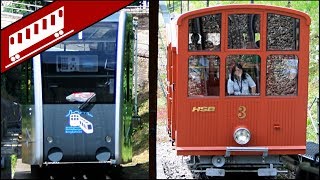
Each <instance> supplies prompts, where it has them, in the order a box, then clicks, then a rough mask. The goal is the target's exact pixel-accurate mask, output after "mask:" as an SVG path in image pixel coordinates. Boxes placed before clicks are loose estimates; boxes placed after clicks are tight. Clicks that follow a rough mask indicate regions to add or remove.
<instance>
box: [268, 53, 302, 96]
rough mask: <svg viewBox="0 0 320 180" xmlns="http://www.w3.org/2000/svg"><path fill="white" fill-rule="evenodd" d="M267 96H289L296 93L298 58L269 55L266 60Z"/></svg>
mask: <svg viewBox="0 0 320 180" xmlns="http://www.w3.org/2000/svg"><path fill="white" fill-rule="evenodd" d="M266 83H267V87H266V88H267V92H266V93H267V96H291V95H297V92H298V57H297V56H295V55H270V56H268V58H267V82H266Z"/></svg>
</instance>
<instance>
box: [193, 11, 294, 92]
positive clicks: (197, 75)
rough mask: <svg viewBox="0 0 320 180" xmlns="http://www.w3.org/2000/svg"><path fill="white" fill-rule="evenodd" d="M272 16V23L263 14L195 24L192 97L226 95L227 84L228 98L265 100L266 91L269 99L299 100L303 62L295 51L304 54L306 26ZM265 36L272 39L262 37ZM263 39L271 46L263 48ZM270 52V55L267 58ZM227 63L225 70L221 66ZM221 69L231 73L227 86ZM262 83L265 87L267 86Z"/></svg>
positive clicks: (235, 15)
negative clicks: (223, 34)
mask: <svg viewBox="0 0 320 180" xmlns="http://www.w3.org/2000/svg"><path fill="white" fill-rule="evenodd" d="M266 14H267V21H266V22H262V19H261V17H262V13H261V12H256V13H226V14H225V17H224V16H223V15H222V14H221V13H217V14H207V15H204V16H199V17H195V18H191V19H189V21H188V36H189V37H188V39H189V40H188V54H189V56H188V97H203V96H220V94H221V92H219V89H220V86H221V85H222V84H224V85H225V96H260V93H261V88H265V91H266V94H265V95H267V96H292V95H293V96H295V95H297V87H298V85H297V83H298V80H297V74H298V64H299V62H298V61H299V57H298V56H296V55H294V54H293V52H290V51H298V50H299V43H300V39H299V32H300V29H299V28H300V21H299V19H297V18H293V17H290V16H285V15H279V14H277V13H266ZM222 18H225V19H226V20H227V21H226V22H227V23H226V25H227V28H225V30H227V31H228V32H227V38H223V39H221V29H223V28H222V27H221V26H222V24H221V21H222ZM261 27H264V28H266V29H265V30H264V31H263V30H262V29H261ZM262 32H266V34H265V35H264V36H262V35H261V33H262ZM261 37H266V38H265V39H261ZM260 40H262V41H263V42H264V43H263V44H265V45H266V47H261V44H260ZM221 42H224V43H221ZM221 44H225V47H221ZM272 51H282V52H280V53H279V52H277V53H274V54H273V53H272ZM209 52H210V53H209ZM248 52H250V53H248ZM265 53H269V54H270V55H268V56H267V58H266V59H261V57H262V54H265ZM222 54H223V55H224V58H223V59H221V55H222ZM222 62H224V64H225V66H224V67H220V64H222ZM265 62H266V66H267V67H266V75H265V76H263V77H266V78H265V79H261V76H262V75H261V69H262V68H263V67H261V64H262V63H265ZM221 68H225V82H220V80H221V78H220V77H221ZM262 81H264V82H265V84H266V86H265V87H261V84H262V83H261V82H262Z"/></svg>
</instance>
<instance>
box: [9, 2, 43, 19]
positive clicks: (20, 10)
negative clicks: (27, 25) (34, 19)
mask: <svg viewBox="0 0 320 180" xmlns="http://www.w3.org/2000/svg"><path fill="white" fill-rule="evenodd" d="M14 3H24V4H30V5H37V6H44V5H46V2H45V1H34V0H18V1H14ZM24 4H10V5H8V6H6V7H5V8H4V12H10V13H16V14H23V15H26V14H29V13H31V12H30V11H35V10H37V9H38V8H37V7H34V6H28V5H24ZM28 10H30V11H28Z"/></svg>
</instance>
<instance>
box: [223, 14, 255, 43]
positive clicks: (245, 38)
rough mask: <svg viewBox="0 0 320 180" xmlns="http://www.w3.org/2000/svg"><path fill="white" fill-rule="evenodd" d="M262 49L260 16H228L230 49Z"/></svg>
mask: <svg viewBox="0 0 320 180" xmlns="http://www.w3.org/2000/svg"><path fill="white" fill-rule="evenodd" d="M259 48H260V15H259V14H232V15H229V16H228V49H259Z"/></svg>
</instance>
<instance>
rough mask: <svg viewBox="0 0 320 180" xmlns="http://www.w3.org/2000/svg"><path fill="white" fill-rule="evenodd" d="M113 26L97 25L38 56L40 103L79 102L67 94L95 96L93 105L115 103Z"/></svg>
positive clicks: (116, 25) (114, 24)
mask: <svg viewBox="0 0 320 180" xmlns="http://www.w3.org/2000/svg"><path fill="white" fill-rule="evenodd" d="M117 28H118V24H117V23H111V22H99V23H97V24H95V25H93V26H91V27H89V28H87V29H85V30H83V31H82V32H80V33H78V34H75V35H74V36H72V37H70V38H69V39H67V40H65V41H63V42H62V43H60V44H57V45H56V46H54V47H52V48H50V49H49V50H47V51H46V52H44V53H42V54H41V56H42V57H41V60H42V74H43V77H42V78H43V101H44V103H46V104H55V103H61V104H70V103H80V104H81V103H82V102H80V101H70V95H72V94H77V93H95V94H96V100H95V101H94V102H93V103H98V104H100V103H107V104H113V103H115V82H116V51H117V47H116V44H117Z"/></svg>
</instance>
